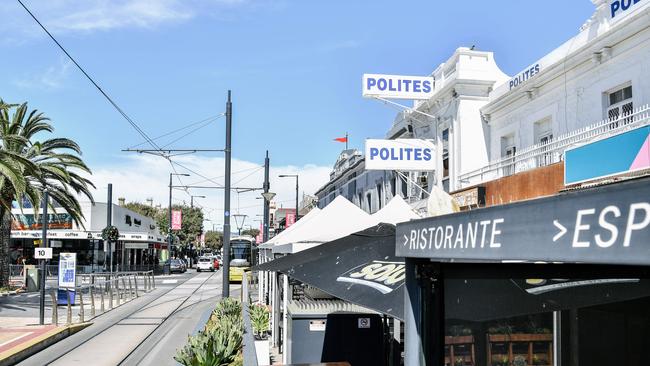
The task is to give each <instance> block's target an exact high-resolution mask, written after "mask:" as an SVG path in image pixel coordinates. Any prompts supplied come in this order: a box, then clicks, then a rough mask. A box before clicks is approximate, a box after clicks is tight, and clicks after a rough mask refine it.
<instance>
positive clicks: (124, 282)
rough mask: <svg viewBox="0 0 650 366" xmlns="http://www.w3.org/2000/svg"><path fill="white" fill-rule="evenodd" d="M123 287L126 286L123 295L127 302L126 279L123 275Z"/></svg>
mask: <svg viewBox="0 0 650 366" xmlns="http://www.w3.org/2000/svg"><path fill="white" fill-rule="evenodd" d="M122 287H123V288H124V291H123V292H124V294H123V296H122V297H123V298H124V302H126V280H125V279H124V277H122Z"/></svg>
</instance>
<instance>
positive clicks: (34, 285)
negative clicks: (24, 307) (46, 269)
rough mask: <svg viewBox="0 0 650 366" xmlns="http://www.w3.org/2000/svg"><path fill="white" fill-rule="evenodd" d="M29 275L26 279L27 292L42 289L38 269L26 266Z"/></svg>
mask: <svg viewBox="0 0 650 366" xmlns="http://www.w3.org/2000/svg"><path fill="white" fill-rule="evenodd" d="M25 270H26V271H27V275H26V278H25V282H26V287H27V292H36V291H38V290H39V289H40V288H41V286H40V285H41V276H40V271H39V269H38V268H36V267H34V266H26V267H25Z"/></svg>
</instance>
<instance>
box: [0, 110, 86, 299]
mask: <svg viewBox="0 0 650 366" xmlns="http://www.w3.org/2000/svg"><path fill="white" fill-rule="evenodd" d="M11 112H13V113H11ZM49 121H50V119H49V118H47V117H45V116H44V115H43V114H42V113H39V112H38V111H36V110H32V111H28V109H27V103H24V104H21V105H19V106H18V105H8V104H5V103H4V102H3V101H2V100H0V220H1V221H0V286H7V284H8V281H9V271H8V270H9V255H8V254H9V244H10V241H11V221H12V215H11V208H12V203H14V202H15V203H16V204H17V205H18V206H19V207H21V208H22V206H23V204H24V202H29V204H30V205H31V206H32V207H41V199H42V192H43V190H44V189H47V191H48V194H49V196H50V197H51V198H52V201H50V202H48V207H51V209H52V210H53V211H55V212H56V210H57V208H55V207H54V205H53V204H52V202H56V203H57V204H58V205H59V207H60V208H62V209H64V210H65V211H66V212H67V213H68V214H70V216H71V217H72V219H73V221H74V222H75V223H76V224H77V225H81V220H82V219H83V213H82V211H81V206H80V205H79V201H78V200H77V197H86V198H88V199H90V200H91V201H93V198H92V193H91V192H90V187H93V188H94V185H93V183H92V182H91V181H90V180H88V179H87V178H85V177H83V176H82V175H81V174H84V173H86V174H91V171H90V169H89V168H88V166H87V165H86V164H85V163H84V162H83V160H81V158H80V155H81V149H80V148H79V145H77V143H75V142H74V141H72V140H70V139H66V138H52V139H47V140H40V138H41V137H42V135H43V134H44V133H52V132H53V131H54V128H53V127H52V125H51V124H50V123H49ZM37 135H38V136H37ZM37 212H38V210H35V212H34V214H35V215H36V214H37Z"/></svg>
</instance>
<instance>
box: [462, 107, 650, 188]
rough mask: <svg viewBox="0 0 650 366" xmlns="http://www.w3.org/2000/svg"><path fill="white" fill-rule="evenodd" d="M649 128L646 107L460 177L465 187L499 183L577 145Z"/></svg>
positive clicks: (554, 159)
mask: <svg viewBox="0 0 650 366" xmlns="http://www.w3.org/2000/svg"><path fill="white" fill-rule="evenodd" d="M649 124H650V106H649V105H647V104H646V105H644V106H642V107H640V108H637V109H634V110H632V111H631V112H630V113H628V114H625V115H622V116H620V117H619V118H618V119H616V120H609V119H606V120H603V121H600V122H598V123H594V124H592V125H589V126H586V127H583V128H580V129H578V130H574V131H571V132H569V133H566V134H563V135H560V136H558V137H557V138H555V139H553V140H551V141H549V142H547V143H544V144H536V145H533V146H530V147H528V148H526V149H522V150H520V151H517V153H516V154H515V155H514V156H511V157H507V158H501V159H498V160H495V161H493V162H490V164H488V165H487V166H484V167H482V168H480V169H476V170H474V171H471V172H467V173H464V174H461V175H460V177H459V181H460V182H461V186H462V187H468V186H471V185H475V184H478V183H482V182H487V181H490V180H494V179H498V178H501V177H505V176H509V175H512V174H516V173H520V172H523V171H527V170H531V169H535V168H539V167H543V166H547V165H550V164H554V163H559V162H561V161H563V160H564V151H565V150H567V149H568V148H570V147H574V146H576V145H581V144H585V143H588V142H592V141H595V140H600V139H603V138H606V137H610V136H613V135H617V134H620V133H623V132H626V131H629V130H632V129H635V128H639V127H643V126H647V125H649Z"/></svg>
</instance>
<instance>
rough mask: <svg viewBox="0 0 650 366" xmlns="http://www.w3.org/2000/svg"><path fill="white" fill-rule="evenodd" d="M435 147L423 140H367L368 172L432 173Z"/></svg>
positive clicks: (434, 164)
mask: <svg viewBox="0 0 650 366" xmlns="http://www.w3.org/2000/svg"><path fill="white" fill-rule="evenodd" d="M434 152H435V145H434V144H433V142H432V141H429V140H421V139H397V140H375V139H368V140H366V170H402V171H432V170H435V169H436V155H435V153H434Z"/></svg>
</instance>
